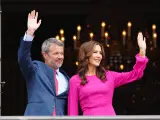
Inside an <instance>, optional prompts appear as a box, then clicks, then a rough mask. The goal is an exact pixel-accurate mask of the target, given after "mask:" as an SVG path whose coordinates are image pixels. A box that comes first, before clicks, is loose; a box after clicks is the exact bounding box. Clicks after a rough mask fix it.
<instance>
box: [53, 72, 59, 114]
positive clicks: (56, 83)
mask: <svg viewBox="0 0 160 120" xmlns="http://www.w3.org/2000/svg"><path fill="white" fill-rule="evenodd" d="M56 74H57V72H56V71H54V81H55V87H56V95H58V80H57V78H56ZM53 116H56V107H55V108H54V112H53Z"/></svg>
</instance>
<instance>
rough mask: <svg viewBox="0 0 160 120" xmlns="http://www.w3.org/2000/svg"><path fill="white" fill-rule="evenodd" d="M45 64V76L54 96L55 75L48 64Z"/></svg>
mask: <svg viewBox="0 0 160 120" xmlns="http://www.w3.org/2000/svg"><path fill="white" fill-rule="evenodd" d="M45 66H46V69H47V76H48V78H49V81H50V83H51V85H52V89H53V94H54V96H56V88H55V80H54V78H55V75H54V71H53V70H52V69H51V68H50V67H49V66H48V65H45Z"/></svg>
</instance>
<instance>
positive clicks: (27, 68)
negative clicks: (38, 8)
mask: <svg viewBox="0 0 160 120" xmlns="http://www.w3.org/2000/svg"><path fill="white" fill-rule="evenodd" d="M37 18H38V12H36V14H35V11H32V12H31V13H29V14H28V24H27V27H28V29H27V31H26V33H25V35H24V37H23V38H21V43H20V48H19V50H18V63H19V65H20V68H21V70H22V73H23V75H24V76H25V78H26V80H28V79H29V77H30V76H31V73H33V72H34V71H35V67H34V65H33V63H32V59H31V57H30V48H31V45H32V40H33V38H34V33H35V31H36V30H37V29H38V27H39V26H40V24H41V20H39V22H38V23H37Z"/></svg>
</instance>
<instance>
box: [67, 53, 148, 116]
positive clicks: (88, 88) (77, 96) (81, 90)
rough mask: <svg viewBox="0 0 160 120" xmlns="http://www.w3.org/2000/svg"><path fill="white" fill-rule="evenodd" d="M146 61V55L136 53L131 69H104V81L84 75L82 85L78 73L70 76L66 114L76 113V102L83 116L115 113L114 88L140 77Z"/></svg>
mask: <svg viewBox="0 0 160 120" xmlns="http://www.w3.org/2000/svg"><path fill="white" fill-rule="evenodd" d="M147 62H148V58H147V57H145V58H143V57H140V56H139V54H137V55H136V64H135V65H134V67H133V70H132V71H129V72H122V73H118V72H113V71H106V76H107V77H106V79H107V81H106V82H101V80H100V79H99V78H98V77H97V76H96V75H93V76H86V78H87V81H88V83H87V84H85V85H84V86H82V85H80V83H81V79H80V77H79V75H78V74H76V75H74V76H72V77H71V79H70V89H69V95H68V115H72V116H76V115H78V102H80V106H81V109H82V111H83V115H85V116H86V115H87V116H90V115H116V113H115V111H114V108H113V106H112V97H113V92H114V89H115V88H116V87H119V86H121V85H124V84H127V83H130V82H133V81H135V80H138V79H140V78H141V77H142V76H143V72H144V69H145V68H146V64H147Z"/></svg>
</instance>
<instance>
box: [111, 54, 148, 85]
mask: <svg viewBox="0 0 160 120" xmlns="http://www.w3.org/2000/svg"><path fill="white" fill-rule="evenodd" d="M147 63H148V58H147V57H144V58H143V57H141V56H140V55H139V54H137V55H136V63H135V65H134V66H133V70H131V71H129V72H121V73H119V72H112V76H113V77H114V87H119V86H121V85H124V84H127V83H130V82H133V81H135V80H138V79H140V78H141V77H142V76H143V74H144V70H145V68H146V64H147Z"/></svg>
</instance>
